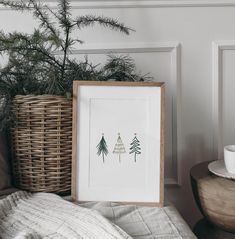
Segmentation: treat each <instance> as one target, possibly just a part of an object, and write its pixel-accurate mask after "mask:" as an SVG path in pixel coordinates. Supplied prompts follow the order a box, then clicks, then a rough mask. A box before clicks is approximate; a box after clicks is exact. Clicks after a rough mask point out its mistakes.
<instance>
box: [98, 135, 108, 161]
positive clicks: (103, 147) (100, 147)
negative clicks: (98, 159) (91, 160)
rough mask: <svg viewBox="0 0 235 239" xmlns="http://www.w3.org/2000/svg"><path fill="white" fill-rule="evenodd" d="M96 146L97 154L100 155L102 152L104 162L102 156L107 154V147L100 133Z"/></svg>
mask: <svg viewBox="0 0 235 239" xmlns="http://www.w3.org/2000/svg"><path fill="white" fill-rule="evenodd" d="M96 148H97V150H98V151H97V155H98V156H100V155H101V154H102V158H103V163H104V156H106V155H107V154H108V147H107V143H106V141H105V139H104V134H102V138H101V140H100V142H99V144H98V145H97V146H96Z"/></svg>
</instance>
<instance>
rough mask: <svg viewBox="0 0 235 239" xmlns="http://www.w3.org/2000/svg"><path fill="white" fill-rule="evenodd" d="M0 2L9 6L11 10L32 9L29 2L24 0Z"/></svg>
mask: <svg viewBox="0 0 235 239" xmlns="http://www.w3.org/2000/svg"><path fill="white" fill-rule="evenodd" d="M0 4H1V5H3V6H5V7H10V8H11V9H13V10H17V11H25V10H29V11H31V10H32V7H31V6H30V4H29V3H28V4H27V3H26V2H25V1H23V0H21V1H15V2H14V1H5V0H0Z"/></svg>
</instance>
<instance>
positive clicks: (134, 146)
mask: <svg viewBox="0 0 235 239" xmlns="http://www.w3.org/2000/svg"><path fill="white" fill-rule="evenodd" d="M129 154H134V161H135V162H136V156H137V154H141V148H140V141H139V140H138V139H137V137H136V134H135V137H134V139H133V140H132V143H131V147H130V153H129Z"/></svg>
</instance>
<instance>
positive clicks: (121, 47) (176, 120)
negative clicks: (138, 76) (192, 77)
mask: <svg viewBox="0 0 235 239" xmlns="http://www.w3.org/2000/svg"><path fill="white" fill-rule="evenodd" d="M110 52H115V53H146V52H170V53H171V91H172V92H171V93H172V102H173V103H172V104H173V118H172V124H173V125H172V127H173V132H172V138H173V139H172V141H173V142H172V145H173V147H172V154H173V155H172V168H173V170H175V172H174V175H173V177H172V178H166V179H165V184H167V185H180V184H181V180H180V175H181V172H180V163H179V162H178V159H180V158H181V156H180V152H179V150H178V148H177V145H178V141H179V138H180V137H181V135H180V133H181V124H180V122H181V108H180V106H181V84H180V69H181V66H180V62H181V59H180V44H179V43H176V42H163V43H125V44H111V45H108V44H102V45H97V44H95V45H91V44H90V45H89V44H84V45H82V46H81V47H80V49H79V50H73V51H72V52H71V54H75V55H76V54H108V53H110ZM56 54H60V52H57V53H56Z"/></svg>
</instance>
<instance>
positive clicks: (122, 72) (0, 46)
mask: <svg viewBox="0 0 235 239" xmlns="http://www.w3.org/2000/svg"><path fill="white" fill-rule="evenodd" d="M0 4H1V5H3V6H5V7H9V8H11V9H13V10H17V11H21V12H29V13H31V14H32V15H33V16H34V18H35V19H37V20H38V22H39V27H38V29H35V30H34V31H33V33H31V34H26V33H21V32H17V31H15V32H12V33H5V32H3V31H0V54H1V55H7V57H8V62H7V65H6V66H3V67H2V68H1V69H0V106H1V107H0V128H3V127H4V126H5V125H6V124H8V123H10V122H12V121H14V119H13V115H12V114H11V110H10V105H11V100H12V99H13V97H14V96H15V95H17V94H18V95H19V94H21V95H27V94H35V95H40V94H55V95H71V92H72V83H73V80H78V79H79V80H110V79H112V80H117V81H143V80H148V78H149V77H148V76H147V75H144V76H141V75H140V74H138V73H136V69H135V64H134V62H133V60H132V59H131V58H130V57H128V56H118V55H117V56H114V55H110V56H108V60H107V62H106V63H104V65H103V66H99V65H93V64H92V63H90V62H89V61H88V59H87V58H85V60H84V61H77V60H75V59H72V58H71V57H69V53H70V52H71V50H72V49H73V47H75V46H76V44H81V43H82V42H83V41H82V40H81V39H78V38H74V37H72V34H71V33H73V31H74V30H76V29H77V30H82V29H83V28H85V27H88V26H93V25H94V24H99V25H101V26H104V27H107V28H110V29H112V30H115V31H120V32H121V33H124V34H129V33H130V31H131V29H130V28H128V27H126V26H124V25H123V24H122V23H119V22H118V21H117V20H115V19H112V18H108V17H103V16H92V15H85V16H78V17H76V18H73V17H72V14H71V7H70V2H69V0H58V9H57V10H56V11H53V10H52V9H50V8H49V7H48V6H47V5H45V4H43V5H42V4H41V3H40V2H39V1H36V0H21V1H12V0H9V1H8V0H0ZM58 52H60V54H59V55H58V54H57V55H56V53H58Z"/></svg>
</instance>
